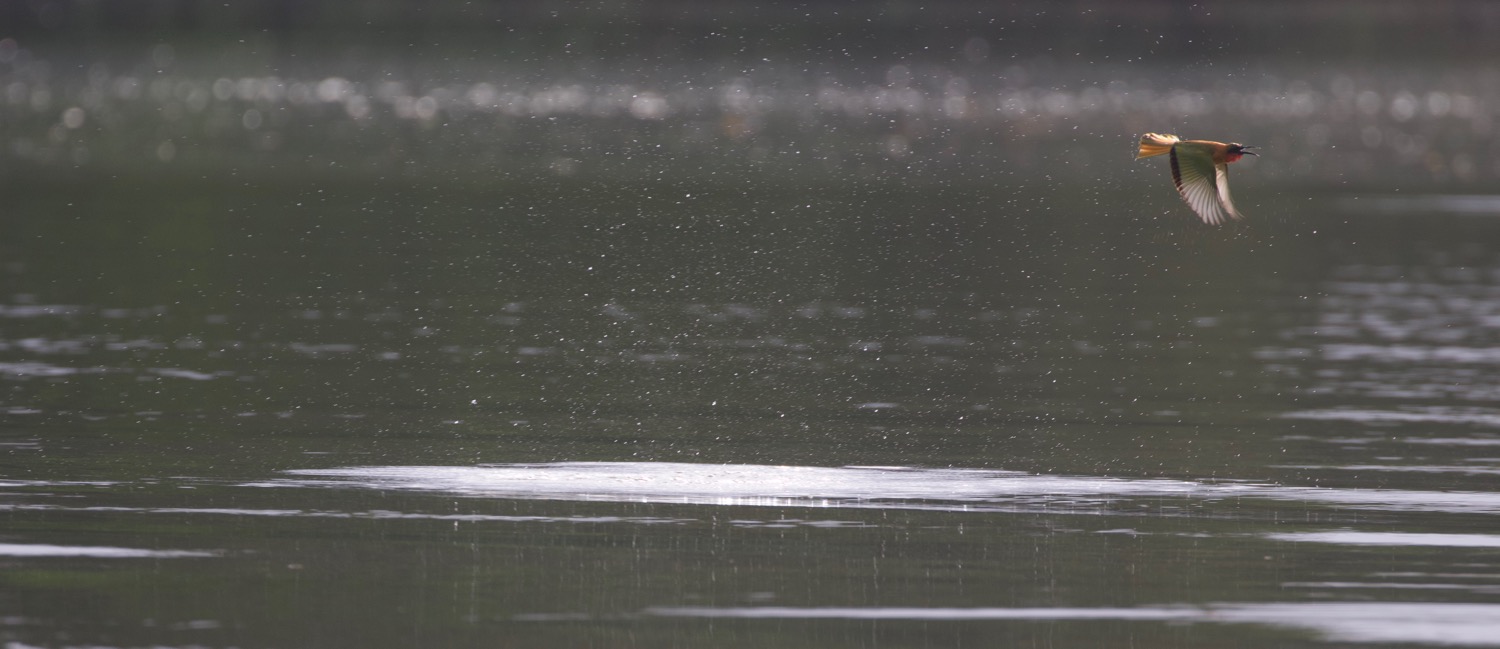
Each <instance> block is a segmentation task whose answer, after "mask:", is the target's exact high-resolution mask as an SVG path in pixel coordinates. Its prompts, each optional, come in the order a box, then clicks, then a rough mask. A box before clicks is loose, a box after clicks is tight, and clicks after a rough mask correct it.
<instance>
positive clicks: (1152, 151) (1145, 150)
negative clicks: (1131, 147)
mask: <svg viewBox="0 0 1500 649" xmlns="http://www.w3.org/2000/svg"><path fill="white" fill-rule="evenodd" d="M1181 139H1182V138H1179V137H1177V136H1176V135H1162V134H1161V133H1147V134H1145V135H1142V136H1141V150H1140V151H1137V152H1136V154H1135V159H1136V160H1140V159H1141V158H1149V157H1151V156H1154V155H1162V154H1164V153H1167V152H1169V151H1171V150H1172V145H1173V144H1177V142H1178V141H1180V140H1181Z"/></svg>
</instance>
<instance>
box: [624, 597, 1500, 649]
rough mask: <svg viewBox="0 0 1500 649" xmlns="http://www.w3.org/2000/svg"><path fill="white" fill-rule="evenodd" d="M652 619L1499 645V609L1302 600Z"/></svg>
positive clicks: (703, 612) (834, 610) (675, 611)
mask: <svg viewBox="0 0 1500 649" xmlns="http://www.w3.org/2000/svg"><path fill="white" fill-rule="evenodd" d="M642 615H645V616H648V617H668V618H732V619H752V620H753V619H766V620H788V619H793V620H826V619H835V620H920V621H972V620H1014V621H1049V620H1118V621H1127V622H1171V623H1177V624H1183V623H1206V624H1259V625H1266V626H1275V627H1283V628H1289V629H1297V630H1303V631H1310V632H1313V633H1316V634H1318V635H1319V636H1321V637H1322V638H1323V639H1325V640H1328V641H1332V642H1379V643H1411V644H1428V645H1443V646H1465V647H1495V646H1500V604H1442V603H1422V602H1414V603H1403V602H1295V603H1267V604H1258V603H1249V604H1213V605H1209V606H1205V607H1201V608H1198V607H1177V606H1164V607H1139V608H917V607H910V608H906V607H874V608H855V607H847V608H840V607H830V608H792V607H770V606H767V607H758V606H751V607H728V608H713V607H692V606H684V607H654V608H648V609H646V610H645V611H643V612H642Z"/></svg>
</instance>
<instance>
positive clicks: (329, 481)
mask: <svg viewBox="0 0 1500 649" xmlns="http://www.w3.org/2000/svg"><path fill="white" fill-rule="evenodd" d="M288 473H290V474H292V475H294V476H298V477H294V478H286V479H281V480H276V481H270V482H264V483H252V484H251V485H249V486H267V487H301V488H307V487H324V488H348V487H359V488H365V489H376V490H411V491H427V492H446V493H452V494H457V495H463V496H468V497H483V498H518V499H544V500H579V501H616V502H643V503H670V504H697V505H722V506H737V507H738V506H766V507H847V508H876V509H917V510H933V511H970V512H995V511H1002V512H1013V511H1039V512H1042V511H1044V512H1052V513H1066V512H1067V511H1068V510H1076V511H1080V512H1087V511H1093V510H1097V509H1099V508H1104V507H1108V506H1109V505H1111V504H1113V503H1116V502H1117V501H1138V500H1149V499H1186V500H1190V501H1200V502H1220V503H1222V502H1225V501H1236V500H1247V501H1248V500H1264V501H1279V502H1295V503H1303V504H1310V503H1317V504H1321V505H1326V506H1331V507H1341V508H1349V509H1359V510H1373V511H1392V512H1395V511H1401V512H1449V513H1470V514H1494V513H1500V494H1496V493H1489V492H1457V491H1454V492H1430V491H1413V490H1398V489H1340V488H1309V487H1294V486H1280V485H1270V484H1249V483H1238V482H1195V481H1183V480H1162V479H1156V480H1151V479H1146V480H1142V479H1130V478H1110V477H1090V476H1053V475H1029V474H1024V473H1018V472H1008V471H985V470H974V469H921V468H865V467H842V468H823V467H806V466H801V467H797V466H749V465H743V466H734V465H718V464H682V463H668V462H652V463H631V462H598V463H593V462H564V463H553V464H524V465H510V466H506V465H500V466H480V467H435V466H387V467H350V468H339V469H298V470H292V471H289V472H288Z"/></svg>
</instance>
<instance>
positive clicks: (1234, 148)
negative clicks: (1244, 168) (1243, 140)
mask: <svg viewBox="0 0 1500 649" xmlns="http://www.w3.org/2000/svg"><path fill="white" fill-rule="evenodd" d="M1254 148H1257V147H1254V146H1250V145H1248V144H1240V143H1239V142H1231V143H1230V144H1229V149H1227V150H1226V151H1225V152H1224V153H1225V154H1226V156H1225V157H1227V158H1228V159H1229V161H1230V162H1234V161H1235V160H1239V159H1240V157H1242V156H1247V155H1253V156H1255V157H1257V158H1258V157H1260V154H1259V153H1256V152H1254V151H1251V150H1250V149H1254Z"/></svg>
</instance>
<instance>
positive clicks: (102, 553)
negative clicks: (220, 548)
mask: <svg viewBox="0 0 1500 649" xmlns="http://www.w3.org/2000/svg"><path fill="white" fill-rule="evenodd" d="M216 556H219V553H218V552H204V551H200V550H143V549H140V548H114V547H108V546H87V545H47V544H42V543H0V557H87V558H91V559H174V558H180V557H216Z"/></svg>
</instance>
